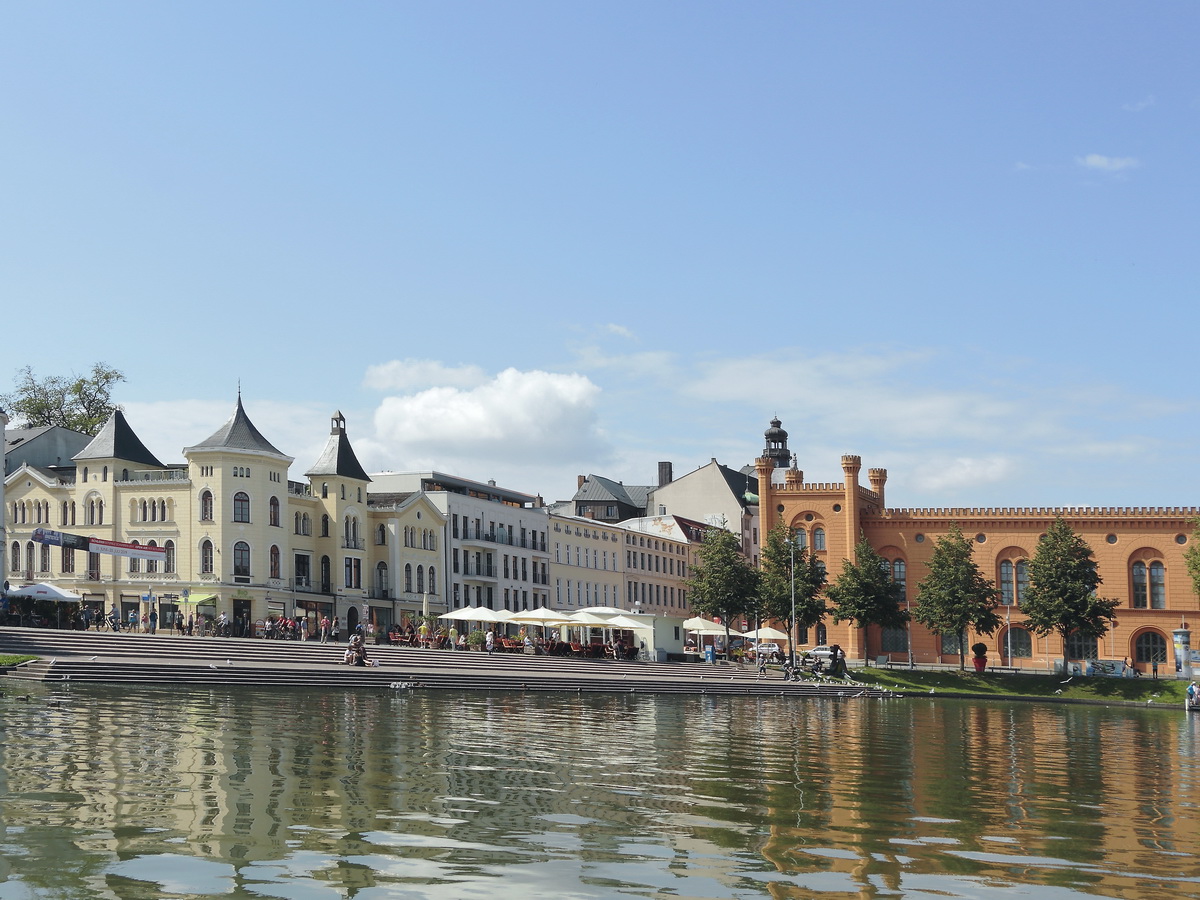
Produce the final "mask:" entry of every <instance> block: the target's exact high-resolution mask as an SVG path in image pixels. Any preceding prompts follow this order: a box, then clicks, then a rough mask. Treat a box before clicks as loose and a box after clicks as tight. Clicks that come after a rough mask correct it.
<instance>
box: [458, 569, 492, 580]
mask: <svg viewBox="0 0 1200 900" xmlns="http://www.w3.org/2000/svg"><path fill="white" fill-rule="evenodd" d="M463 575H464V576H466V577H468V578H470V577H475V578H495V577H496V567H495V566H465V567H464V568H463Z"/></svg>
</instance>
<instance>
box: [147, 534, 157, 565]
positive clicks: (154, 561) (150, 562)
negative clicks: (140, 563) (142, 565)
mask: <svg viewBox="0 0 1200 900" xmlns="http://www.w3.org/2000/svg"><path fill="white" fill-rule="evenodd" d="M147 546H148V547H157V546H158V541H150V542H148V543H147ZM146 571H147V572H157V571H158V560H157V559H148V560H146Z"/></svg>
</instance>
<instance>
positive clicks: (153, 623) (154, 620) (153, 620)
mask: <svg viewBox="0 0 1200 900" xmlns="http://www.w3.org/2000/svg"><path fill="white" fill-rule="evenodd" d="M157 630H158V610H157V609H152V610H150V633H151V634H154V633H155V632H156V631H157Z"/></svg>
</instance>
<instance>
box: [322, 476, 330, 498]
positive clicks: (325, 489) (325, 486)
mask: <svg viewBox="0 0 1200 900" xmlns="http://www.w3.org/2000/svg"><path fill="white" fill-rule="evenodd" d="M328 496H329V482H327V481H322V482H321V499H322V500H324V499H325V498H326V497H328Z"/></svg>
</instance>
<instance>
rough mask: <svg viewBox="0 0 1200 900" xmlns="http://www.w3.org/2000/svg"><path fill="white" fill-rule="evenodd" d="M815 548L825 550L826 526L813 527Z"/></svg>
mask: <svg viewBox="0 0 1200 900" xmlns="http://www.w3.org/2000/svg"><path fill="white" fill-rule="evenodd" d="M813 549H814V550H824V549H825V529H824V528H815V529H813Z"/></svg>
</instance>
